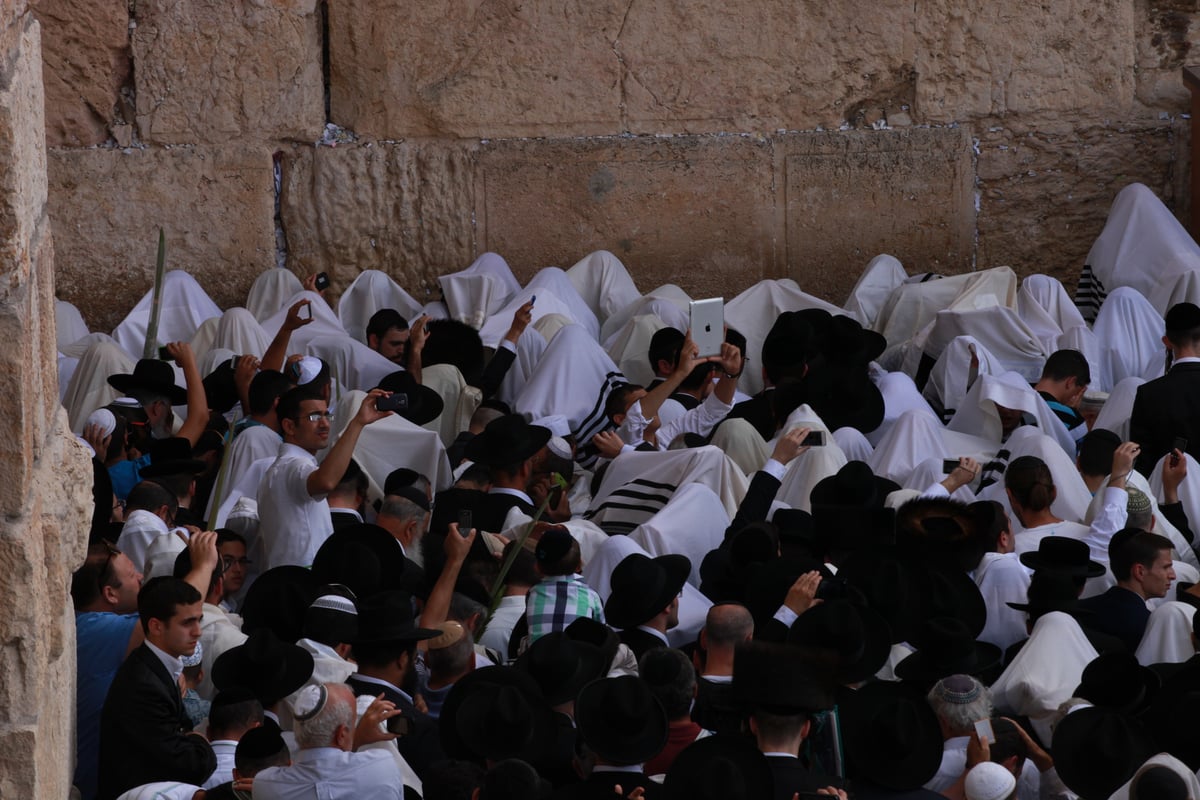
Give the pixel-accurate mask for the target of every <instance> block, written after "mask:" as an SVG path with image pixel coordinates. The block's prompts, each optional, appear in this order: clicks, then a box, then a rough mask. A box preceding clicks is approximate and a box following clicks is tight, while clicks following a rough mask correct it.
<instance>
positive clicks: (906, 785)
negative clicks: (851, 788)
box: [838, 681, 943, 791]
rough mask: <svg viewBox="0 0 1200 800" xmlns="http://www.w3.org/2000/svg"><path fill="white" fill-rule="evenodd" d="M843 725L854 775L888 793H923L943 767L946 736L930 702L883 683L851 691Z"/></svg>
mask: <svg viewBox="0 0 1200 800" xmlns="http://www.w3.org/2000/svg"><path fill="white" fill-rule="evenodd" d="M838 711H839V713H840V715H841V720H842V741H843V742H844V743H845V748H846V759H847V762H848V773H849V775H850V777H857V776H861V777H863V778H867V779H869V780H870V781H871V782H872V783H875V784H879V785H880V786H883V787H886V788H888V789H895V790H900V791H906V790H911V789H916V788H919V787H920V786H922V785H924V784H925V783H926V782H927V781H929V779H930V778H932V777H933V776H934V775H935V774H937V771H938V767H939V766H940V765H941V763H942V751H943V745H942V733H941V728H940V726H939V725H938V720H937V716H936V715H935V714H934V712H933V709H932V708H931V707H930V706H929V703H928V701H926V699H925V697H924V696H923V695H922V694H920V693H919V692H917V691H916V690H914V689H913V688H912V687H909V686H905V685H903V684H898V683H893V682H886V681H880V682H877V683H871V684H867V685H866V686H864V687H862V688H861V689H859V690H858V691H855V692H847V693H846V700H845V703H844V704H842V705H840V706H839V708H838Z"/></svg>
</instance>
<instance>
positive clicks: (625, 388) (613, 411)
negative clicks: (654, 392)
mask: <svg viewBox="0 0 1200 800" xmlns="http://www.w3.org/2000/svg"><path fill="white" fill-rule="evenodd" d="M641 388H642V387H641V386H638V385H637V384H634V383H618V384H617V385H616V386H614V387H612V388H611V389H609V390H608V397H607V398H606V399H605V400H604V416H606V417H608V419H609V420H610V421H612V418H613V417H615V416H616V415H617V414H624V413H625V411H626V410H627V409H628V407H629V405H630V404H629V395H631V394H633V393H634V392H636V391H637V390H638V389H641ZM613 424H614V425H615V424H616V423H615V422H613Z"/></svg>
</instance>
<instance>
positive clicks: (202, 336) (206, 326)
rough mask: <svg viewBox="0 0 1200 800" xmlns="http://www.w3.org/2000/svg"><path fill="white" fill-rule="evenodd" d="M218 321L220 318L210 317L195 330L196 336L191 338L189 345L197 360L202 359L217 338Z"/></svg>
mask: <svg viewBox="0 0 1200 800" xmlns="http://www.w3.org/2000/svg"><path fill="white" fill-rule="evenodd" d="M220 321H221V318H220V317H211V318H209V319H206V320H204V322H203V323H201V325H200V327H199V328H197V329H196V335H195V336H193V337H192V341H191V345H192V353H194V354H195V356H196V358H197V359H201V358H204V355H205V354H206V353H207V352H208V351H209V350H211V349H212V347H213V340H214V339H216V338H217V325H218V323H220Z"/></svg>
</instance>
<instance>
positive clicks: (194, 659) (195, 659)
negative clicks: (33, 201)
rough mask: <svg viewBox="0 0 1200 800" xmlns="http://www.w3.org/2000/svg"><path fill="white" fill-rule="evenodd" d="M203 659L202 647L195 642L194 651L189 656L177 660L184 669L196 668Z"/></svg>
mask: <svg viewBox="0 0 1200 800" xmlns="http://www.w3.org/2000/svg"><path fill="white" fill-rule="evenodd" d="M203 659H204V646H203V645H201V644H200V642H196V649H195V650H193V651H192V654H191V655H190V656H184V657H183V658H181V659H179V660H180V661H182V662H183V665H184V666H185V667H198V666H200V662H201V661H202V660H203Z"/></svg>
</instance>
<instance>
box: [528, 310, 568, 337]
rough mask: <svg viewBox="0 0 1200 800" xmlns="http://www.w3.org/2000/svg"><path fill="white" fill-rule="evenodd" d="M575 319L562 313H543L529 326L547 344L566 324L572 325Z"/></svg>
mask: <svg viewBox="0 0 1200 800" xmlns="http://www.w3.org/2000/svg"><path fill="white" fill-rule="evenodd" d="M574 324H575V321H574V320H572V319H571V318H569V317H564V316H563V315H562V314H543V315H542V316H540V317H538V320H537V322H535V323H533V324H532V325H530V326H529V327H531V328H533V329H534V330H535V331H537V332H538V333H539V334H541V337H542V338H543V339H545V340H546V343H547V344H549V343H550V341H551V340H552V339H553V338H554V337H555V336H556V335H557V334H558V332H559V331H561V330H562V329H563V328H565V327H567V326H568V325H574Z"/></svg>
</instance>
